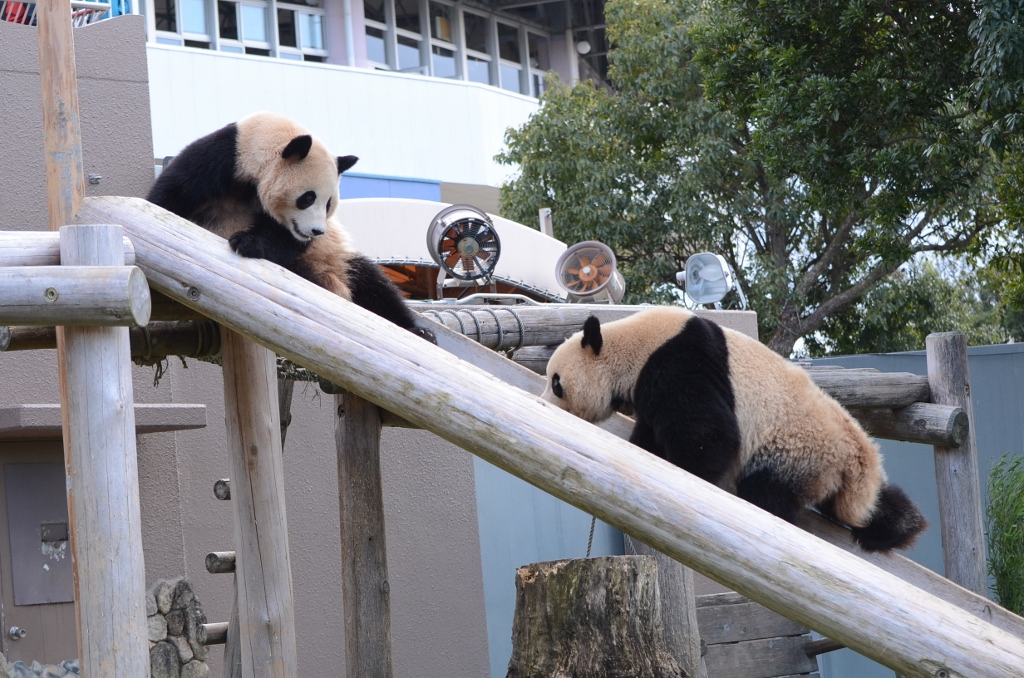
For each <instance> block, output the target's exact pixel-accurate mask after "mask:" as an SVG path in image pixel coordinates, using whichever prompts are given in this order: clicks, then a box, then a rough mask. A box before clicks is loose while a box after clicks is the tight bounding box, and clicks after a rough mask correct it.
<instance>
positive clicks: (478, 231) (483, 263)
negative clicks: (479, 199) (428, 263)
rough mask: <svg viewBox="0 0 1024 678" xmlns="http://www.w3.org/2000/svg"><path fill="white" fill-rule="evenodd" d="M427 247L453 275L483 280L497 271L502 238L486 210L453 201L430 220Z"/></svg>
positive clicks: (439, 263)
mask: <svg viewBox="0 0 1024 678" xmlns="http://www.w3.org/2000/svg"><path fill="white" fill-rule="evenodd" d="M427 250H428V251H429V252H430V256H431V258H432V259H433V260H434V263H436V264H437V265H438V266H440V267H441V268H442V269H444V271H445V272H446V273H447V274H448V275H450V276H452V277H453V278H456V279H458V280H481V279H487V278H490V277H491V274H492V273H494V267H495V266H497V264H498V257H499V256H500V255H501V240H500V239H499V238H498V232H497V230H495V228H494V223H493V222H491V218H490V217H489V216H487V214H486V213H484V212H482V211H481V210H478V209H477V208H475V207H473V206H472V205H452V206H450V207H446V208H445V209H443V210H441V212H439V213H438V215H437V216H436V217H434V219H433V221H432V222H431V223H430V228H429V229H427Z"/></svg>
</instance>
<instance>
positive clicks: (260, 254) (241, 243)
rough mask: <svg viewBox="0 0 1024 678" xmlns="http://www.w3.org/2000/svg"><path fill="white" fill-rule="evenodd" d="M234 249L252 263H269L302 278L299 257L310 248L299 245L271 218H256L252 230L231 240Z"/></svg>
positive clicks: (233, 236)
mask: <svg viewBox="0 0 1024 678" xmlns="http://www.w3.org/2000/svg"><path fill="white" fill-rule="evenodd" d="M228 244H229V245H231V249H232V250H233V251H234V252H235V253H236V254H238V255H240V256H243V257H248V258H250V259H266V260H267V261H272V262H274V263H275V264H277V265H279V266H284V267H285V268H287V269H288V270H289V271H292V272H294V273H297V274H299V275H302V276H303V277H306V278H308V276H307V275H303V273H304V272H303V271H301V270H299V269H300V268H301V267H300V266H298V263H297V262H298V259H299V256H300V255H301V254H302V253H303V252H305V251H306V248H307V247H308V244H303V243H300V242H299V241H297V240H296V239H295V238H293V237H292V235H291V234H290V233H289V232H288V230H287V229H286V228H285V227H284V226H282V225H281V224H280V223H278V222H277V220H276V219H274V218H273V217H272V216H270V215H269V214H266V213H263V214H261V215H260V216H259V217H257V218H256V219H255V221H254V223H253V225H252V226H251V227H249V229H248V230H245V231H238V232H236V233H234V234H233V235H232V236H231V238H229V239H228Z"/></svg>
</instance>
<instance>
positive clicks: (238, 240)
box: [228, 231, 266, 259]
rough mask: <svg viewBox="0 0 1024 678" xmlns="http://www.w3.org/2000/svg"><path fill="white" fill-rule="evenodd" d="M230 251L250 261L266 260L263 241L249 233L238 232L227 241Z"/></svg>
mask: <svg viewBox="0 0 1024 678" xmlns="http://www.w3.org/2000/svg"><path fill="white" fill-rule="evenodd" d="M228 244H229V245H231V250H232V251H233V252H235V253H236V254H238V255H240V256H243V257H248V258H250V259H266V256H265V254H264V247H263V240H262V239H261V238H258V237H256V236H254V235H253V234H252V233H250V232H249V231H238V232H237V233H234V234H233V235H232V236H231V238H229V239H228Z"/></svg>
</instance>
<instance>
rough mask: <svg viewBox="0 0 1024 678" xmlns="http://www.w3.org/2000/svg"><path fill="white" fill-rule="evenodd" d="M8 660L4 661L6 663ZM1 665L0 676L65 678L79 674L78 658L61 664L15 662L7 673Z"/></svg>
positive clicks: (8, 677)
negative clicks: (65, 677)
mask: <svg viewBox="0 0 1024 678" xmlns="http://www.w3.org/2000/svg"><path fill="white" fill-rule="evenodd" d="M6 663H7V662H4V664H6ZM4 671H5V669H4V668H3V667H0V678H63V677H64V676H77V675H80V674H79V672H78V660H77V659H69V660H68V661H66V662H61V663H60V664H46V665H42V664H40V663H39V662H32V663H31V664H28V665H26V664H25V662H14V663H13V664H11V666H10V669H9V671H8V672H7V673H5V672H4Z"/></svg>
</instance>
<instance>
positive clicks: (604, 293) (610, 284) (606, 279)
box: [555, 240, 626, 304]
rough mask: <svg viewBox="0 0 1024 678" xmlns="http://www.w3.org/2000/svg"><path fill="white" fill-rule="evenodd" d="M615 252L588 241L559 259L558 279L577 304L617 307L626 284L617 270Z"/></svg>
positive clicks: (568, 250) (569, 250)
mask: <svg viewBox="0 0 1024 678" xmlns="http://www.w3.org/2000/svg"><path fill="white" fill-rule="evenodd" d="M615 267H616V261H615V253H614V252H612V248H610V247H608V246H607V245H605V244H604V243H600V242H596V241H593V240H585V241H583V242H580V243H576V244H575V245H573V246H572V247H570V248H569V249H567V250H566V251H565V252H563V253H562V256H560V257H559V258H558V263H557V264H555V278H556V279H557V280H558V284H559V285H561V287H562V289H564V290H565V291H566V292H567V293H568V295H569V301H572V302H575V303H607V304H617V303H619V302H620V301H622V295H623V294H625V293H626V281H625V280H623V279H622V274H621V273H619V272H618V271H617V270H615Z"/></svg>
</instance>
